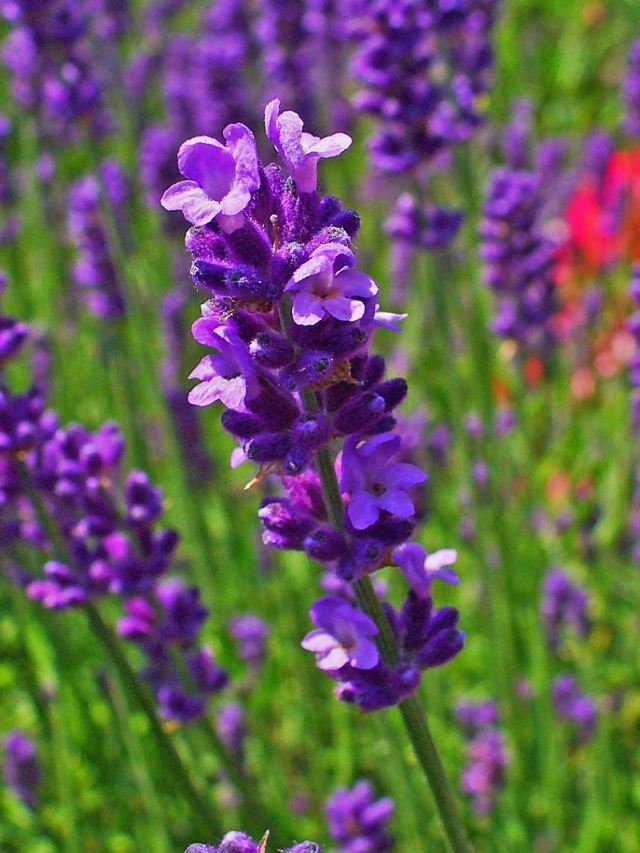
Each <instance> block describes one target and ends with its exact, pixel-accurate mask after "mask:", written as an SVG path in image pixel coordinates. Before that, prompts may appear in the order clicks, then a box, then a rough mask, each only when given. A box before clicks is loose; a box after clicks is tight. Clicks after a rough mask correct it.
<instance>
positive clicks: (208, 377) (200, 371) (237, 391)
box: [189, 317, 254, 409]
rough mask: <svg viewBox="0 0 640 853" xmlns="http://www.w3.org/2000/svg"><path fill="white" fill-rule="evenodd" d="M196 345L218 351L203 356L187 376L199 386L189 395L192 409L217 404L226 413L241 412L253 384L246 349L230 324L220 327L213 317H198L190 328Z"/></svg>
mask: <svg viewBox="0 0 640 853" xmlns="http://www.w3.org/2000/svg"><path fill="white" fill-rule="evenodd" d="M191 331H192V334H193V337H194V338H195V340H196V341H198V343H200V344H203V345H204V346H208V347H212V348H213V349H217V350H218V351H219V353H220V354H219V355H205V356H204V358H203V359H201V360H200V363H199V364H198V365H196V367H195V368H194V369H193V370H192V371H191V373H190V374H189V379H199V380H200V383H199V384H198V385H196V386H195V388H192V389H191V391H190V392H189V402H190V403H192V404H193V405H194V406H210V405H211V403H215V402H216V400H220V402H221V403H223V404H224V405H225V406H227V408H229V409H242V408H243V406H244V402H245V398H246V396H247V393H248V392H249V391H250V388H251V387H252V383H253V375H254V372H253V368H252V365H251V361H250V358H249V353H248V351H247V347H246V345H245V344H244V343H243V342H242V340H241V339H240V338H239V337H238V334H237V333H236V331H235V329H234V327H233V324H232V323H227V324H222V323H220V322H219V321H218V320H216V319H215V318H213V317H200V318H199V319H198V320H196V321H195V323H194V324H193V326H192V327H191Z"/></svg>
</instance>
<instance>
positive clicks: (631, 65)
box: [622, 39, 640, 136]
mask: <svg viewBox="0 0 640 853" xmlns="http://www.w3.org/2000/svg"><path fill="white" fill-rule="evenodd" d="M622 102H623V104H624V109H625V116H624V122H623V127H624V129H625V131H626V132H627V133H629V134H631V135H632V136H638V135H640V39H638V40H637V41H634V42H633V44H632V45H631V48H630V49H629V54H628V58H627V74H626V76H625V78H624V82H623V85H622Z"/></svg>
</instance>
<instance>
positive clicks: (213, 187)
mask: <svg viewBox="0 0 640 853" xmlns="http://www.w3.org/2000/svg"><path fill="white" fill-rule="evenodd" d="M178 168H179V169H180V171H181V172H182V174H183V175H184V176H185V177H186V178H190V179H191V180H192V181H196V183H198V184H200V186H201V187H202V189H203V190H204V192H205V193H206V194H207V196H208V197H209V198H210V199H215V200H216V201H219V200H220V199H221V198H223V197H224V196H225V195H226V194H227V193H228V192H229V190H230V188H231V184H232V182H233V179H234V176H235V171H236V164H235V160H234V159H233V154H232V153H231V151H230V150H229V149H228V148H226V147H225V146H224V145H223V144H222V143H221V142H218V140H217V139H213V138H212V137H211V136H195V137H193V138H192V139H188V140H187V141H186V142H183V144H182V145H181V146H180V150H179V151H178Z"/></svg>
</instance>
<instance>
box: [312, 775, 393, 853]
mask: <svg viewBox="0 0 640 853" xmlns="http://www.w3.org/2000/svg"><path fill="white" fill-rule="evenodd" d="M393 808H394V804H393V800H392V799H391V798H390V797H384V798H383V799H380V800H375V799H374V793H373V788H372V787H371V785H370V784H369V783H368V782H366V781H364V780H360V781H359V782H356V784H355V785H354V786H353V788H350V789H349V788H338V789H337V790H336V791H334V792H333V794H332V795H331V797H330V798H329V799H328V800H327V803H326V806H325V811H326V815H327V821H328V824H329V834H330V835H331V837H332V839H333V840H334V841H336V842H337V843H338V845H339V846H338V848H337V850H336V853H384V851H386V850H390V849H391V848H392V846H393V841H392V839H391V838H390V837H389V835H388V833H387V824H388V822H389V819H390V818H391V815H392V814H393Z"/></svg>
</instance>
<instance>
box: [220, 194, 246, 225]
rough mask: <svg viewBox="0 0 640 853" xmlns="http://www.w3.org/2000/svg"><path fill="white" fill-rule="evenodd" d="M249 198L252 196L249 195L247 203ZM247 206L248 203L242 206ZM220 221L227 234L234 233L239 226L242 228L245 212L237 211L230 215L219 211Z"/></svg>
mask: <svg viewBox="0 0 640 853" xmlns="http://www.w3.org/2000/svg"><path fill="white" fill-rule="evenodd" d="M249 198H250V196H247V203H248V200H249ZM245 207H246V204H245V205H244V206H243V207H242V208H241V210H244V208H245ZM218 222H219V223H220V227H221V228H222V230H223V231H224V233H225V234H233V232H234V231H237V230H238V228H242V226H243V225H244V213H235V214H234V215H233V216H229V215H227V214H225V213H219V214H218Z"/></svg>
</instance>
